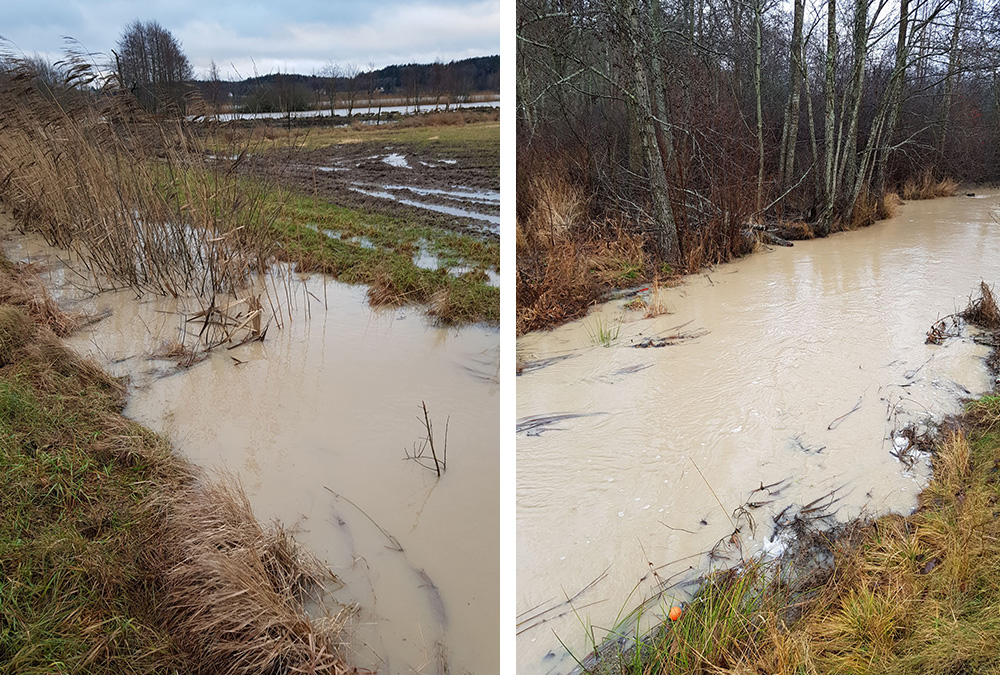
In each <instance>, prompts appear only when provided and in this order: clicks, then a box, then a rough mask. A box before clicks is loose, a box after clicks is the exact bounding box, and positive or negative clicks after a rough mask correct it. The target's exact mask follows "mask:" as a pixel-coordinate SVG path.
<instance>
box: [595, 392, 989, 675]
mask: <svg viewBox="0 0 1000 675" xmlns="http://www.w3.org/2000/svg"><path fill="white" fill-rule="evenodd" d="M932 461H933V468H934V478H933V479H932V481H931V482H930V484H929V485H928V486H927V487H926V488H925V489H924V490H923V492H922V493H921V494H920V497H919V506H918V509H917V511H916V512H915V513H913V514H912V515H909V516H905V517H904V516H899V515H888V516H883V517H881V518H877V519H874V520H872V521H868V522H862V521H856V522H854V523H849V524H847V525H844V526H841V527H840V528H838V529H835V530H833V531H830V532H827V533H819V532H813V533H811V535H810V536H811V537H812V538H813V541H812V542H811V543H807V544H806V547H809V546H811V547H813V548H814V549H815V550H818V551H819V553H820V554H821V555H819V556H815V557H816V558H823V557H824V556H829V560H830V563H829V564H828V565H826V566H824V567H823V568H822V569H821V571H818V572H817V571H816V569H817V568H815V567H813V568H812V569H813V572H811V573H810V574H808V575H805V574H803V573H802V572H801V570H802V568H801V567H796V566H795V565H793V564H791V563H789V562H787V561H786V562H781V563H777V562H771V563H764V562H761V561H755V562H750V563H748V564H745V565H743V566H741V567H740V568H738V569H735V570H727V571H724V572H718V573H715V574H713V575H712V576H710V577H709V578H708V579H707V581H706V582H705V584H704V585H703V587H702V589H701V590H700V591H699V592H698V594H697V595H696V596H695V597H694V599H693V600H692V601H691V602H690V603H688V604H687V605H686V606H685V607H684V611H683V613H682V615H681V617H680V619H679V620H678V621H676V622H671V621H669V620H667V621H664V622H663V623H662V624H661V625H660V626H659V628H658V629H656V630H654V631H652V632H651V633H649V634H647V635H645V636H643V637H641V638H639V640H638V643H639V644H640V645H641V648H638V649H637V648H635V647H634V646H633V648H632V649H630V650H627V651H626V652H624V653H619V652H611V653H605V654H604V655H603V656H602V657H601V659H600V662H599V663H598V664H597V665H592V666H591V667H590V668H588V672H592V673H619V674H623V675H624V674H628V675H639V674H640V673H642V674H646V673H707V672H712V673H769V674H778V673H787V674H789V675H791V674H793V673H859V674H864V673H870V674H872V675H876V674H878V675H883V674H885V673H900V674H902V673H941V674H944V673H958V672H970V673H971V672H997V671H998V670H1000V640H997V639H996V636H997V635H1000V583H998V575H997V571H998V570H1000V396H995V395H994V396H986V397H984V398H981V399H979V400H978V401H975V402H973V403H971V404H969V406H968V408H967V412H966V414H965V415H964V416H962V417H961V418H960V419H959V420H957V421H953V422H952V423H951V424H950V425H949V429H948V430H947V431H944V432H942V434H941V435H940V437H939V441H938V443H937V445H936V447H935V450H934V453H933V460H932ZM803 550H806V549H803ZM632 638H633V644H634V643H635V642H634V640H635V635H633V636H632Z"/></svg>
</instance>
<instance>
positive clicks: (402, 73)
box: [191, 55, 500, 112]
mask: <svg viewBox="0 0 1000 675" xmlns="http://www.w3.org/2000/svg"><path fill="white" fill-rule="evenodd" d="M191 84H192V85H194V86H195V87H196V88H197V89H198V90H199V91H200V93H201V95H202V98H204V100H205V101H206V102H207V103H209V104H210V105H213V104H214V105H217V106H222V107H226V106H228V107H232V108H234V109H240V110H247V111H252V112H274V111H295V110H306V109H315V108H329V107H337V108H347V109H353V108H356V107H360V106H366V105H368V104H369V102H374V104H375V105H377V102H378V99H384V98H386V97H393V98H397V99H399V100H400V102H402V103H405V104H419V105H425V104H430V105H434V104H440V105H446V104H448V103H456V102H463V101H466V100H469V97H470V96H471V95H472V94H474V93H481V92H496V93H499V91H500V57H499V55H497V56H480V57H475V58H469V59H462V60H461V61H451V62H450V63H441V62H437V63H424V64H416V63H411V64H406V65H392V66H386V67H385V68H380V69H377V70H362V69H361V68H358V67H356V66H351V65H347V66H337V65H332V64H331V65H328V66H327V67H326V68H324V69H323V70H322V71H320V72H319V73H315V74H312V75H298V74H284V73H272V74H268V75H259V76H255V77H248V78H246V79H244V80H241V81H237V82H228V81H225V80H221V79H212V77H211V75H210V76H209V78H208V79H205V80H196V81H194V82H192V83H191Z"/></svg>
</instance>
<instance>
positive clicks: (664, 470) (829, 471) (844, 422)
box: [517, 191, 1000, 673]
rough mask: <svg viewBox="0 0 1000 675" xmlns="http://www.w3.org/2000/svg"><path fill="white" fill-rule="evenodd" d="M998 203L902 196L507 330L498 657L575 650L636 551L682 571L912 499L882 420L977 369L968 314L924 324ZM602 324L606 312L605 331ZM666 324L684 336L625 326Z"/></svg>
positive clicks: (531, 659) (621, 593)
mask: <svg viewBox="0 0 1000 675" xmlns="http://www.w3.org/2000/svg"><path fill="white" fill-rule="evenodd" d="M998 218H1000V196H998V194H997V193H996V192H995V191H994V192H990V193H988V194H985V195H979V196H977V197H975V198H972V197H964V196H963V197H953V198H948V199H939V200H935V201H930V202H912V203H909V204H907V205H906V206H905V207H903V209H902V211H901V214H900V216H899V217H897V218H895V219H892V220H889V221H885V222H881V223H877V224H875V225H874V226H872V227H870V228H867V229H864V230H860V231H855V232H847V233H843V234H837V235H834V236H832V237H830V238H828V239H825V240H814V241H807V242H800V243H796V244H795V246H794V247H793V248H779V249H776V250H772V251H768V252H764V253H761V254H758V255H753V256H750V257H748V258H746V259H744V260H741V261H738V262H735V263H732V264H728V265H724V266H721V267H719V268H717V269H714V270H712V271H711V272H709V273H708V274H700V275H698V276H696V277H693V278H691V279H689V280H688V281H687V282H685V283H684V284H683V285H682V286H679V287H677V288H673V289H668V290H661V298H662V299H663V300H664V301H665V303H666V305H667V307H668V308H669V309H670V310H671V312H672V313H671V314H668V315H664V316H659V317H656V318H652V319H645V318H643V313H642V312H632V311H627V310H625V309H623V304H624V300H618V301H616V302H610V303H607V304H604V305H602V306H599V307H597V308H595V309H594V310H593V311H592V312H591V313H590V315H589V316H588V317H586V318H585V319H583V320H581V321H577V322H575V323H572V324H569V325H565V326H562V327H561V328H558V329H556V330H554V331H551V332H546V333H533V334H529V335H526V336H524V337H523V338H521V339H520V340H518V344H517V350H518V361H519V363H520V364H521V366H522V372H523V374H522V375H521V376H519V377H518V378H517V416H518V418H519V420H518V421H519V431H518V434H517V612H518V614H519V616H518V628H517V630H518V637H517V659H518V671H519V672H522V673H558V672H567V671H569V670H571V669H572V668H573V666H574V665H575V662H574V661H573V660H572V658H569V657H568V656H567V654H566V652H565V650H564V649H563V648H562V647H561V646H560V640H561V641H562V642H563V643H564V644H565V645H567V646H568V647H569V648H570V649H571V650H572V651H573V652H574V654H575V655H577V656H578V657H580V658H582V657H583V656H584V655H585V654H586V653H587V651H588V644H587V638H586V635H587V632H588V629H589V627H590V626H593V627H594V634H595V636H596V637H597V639H598V640H599V639H600V638H601V637H602V636H603V635H604V630H602V629H609V628H611V627H612V626H614V625H615V623H616V620H617V617H619V615H622V616H623V615H625V614H627V613H628V612H629V611H630V610H632V609H633V608H634V607H636V606H637V605H638V604H639V603H640V601H641V600H643V599H644V598H646V597H649V596H651V595H653V594H654V593H655V591H656V590H657V588H658V585H657V582H656V579H655V578H654V577H653V575H651V574H649V573H650V571H651V566H652V568H654V569H655V570H656V575H657V577H658V578H659V579H661V580H668V579H669V580H671V581H672V582H677V581H681V580H685V579H691V578H693V577H695V576H696V575H697V574H698V573H700V572H703V571H705V570H706V569H709V568H711V567H713V566H716V567H717V566H723V565H732V564H733V563H734V561H736V560H738V559H739V557H740V554H741V551H742V553H743V554H747V555H749V554H753V553H758V552H761V553H764V554H770V555H774V554H777V553H778V552H779V551H780V550H781V548H782V545H783V539H782V536H784V534H783V532H787V530H782V529H781V528H777V527H776V525H775V519H777V520H778V521H779V522H787V521H788V520H789V519H790V518H791V517H794V515H795V514H796V513H799V514H802V513H803V512H808V513H810V514H816V515H818V514H820V513H822V514H824V515H825V514H835V515H833V516H831V517H829V518H828V520H833V519H838V520H845V519H848V518H850V517H853V516H857V515H858V514H859V513H861V512H868V513H883V512H886V511H899V512H907V511H909V510H910V509H912V508H913V507H914V506H915V505H916V495H917V493H918V492H919V490H920V489H921V486H922V485H924V483H925V482H926V480H927V477H928V471H929V470H928V466H927V457H926V456H921V455H919V454H915V455H910V453H909V452H908V448H907V447H906V446H907V441H906V440H905V439H904V438H902V437H901V435H900V434H899V433H898V432H899V431H900V430H901V429H902V428H903V427H904V426H905V425H906V424H910V423H915V424H917V425H922V424H925V423H926V422H927V421H929V420H931V419H934V418H940V417H941V416H943V415H945V414H947V413H951V412H955V411H957V410H959V408H960V398H961V397H963V396H968V395H969V394H970V393H971V394H972V395H977V394H982V393H984V392H986V391H987V390H988V389H989V387H990V382H989V381H988V375H987V373H986V369H985V366H984V364H983V362H982V356H983V355H984V354H985V351H986V349H985V348H984V347H980V346H977V345H975V344H974V343H973V342H972V340H971V339H969V336H968V331H969V329H965V331H964V332H965V335H964V337H952V338H949V339H947V340H945V342H944V344H942V345H933V344H925V337H926V333H927V330H928V329H929V328H930V327H931V325H932V324H933V323H934V322H935V321H936V320H938V319H939V318H942V317H944V316H946V315H948V314H951V313H953V312H956V311H958V310H961V309H962V308H964V307H965V306H966V305H967V303H968V299H969V295H970V293H972V292H974V291H976V290H977V289H978V286H979V282H980V280H985V281H987V282H988V283H991V284H992V283H994V282H997V281H1000V222H998V220H997V219H998ZM602 328H603V330H604V331H605V332H610V333H611V335H612V336H613V335H614V333H615V331H616V330H617V331H618V336H617V339H614V340H612V343H611V346H610V347H607V348H606V347H604V346H599V345H596V344H595V338H597V337H599V334H600V333H601V332H602ZM678 333H681V334H685V335H687V336H689V338H690V339H686V340H683V339H682V340H674V341H670V340H668V341H666V342H673V344H670V345H669V346H664V347H663V348H653V347H651V346H650V347H647V348H644V349H636V348H631V347H632V346H633V345H637V344H643V343H645V344H646V345H650V344H651V343H652V344H653V345H655V344H661V343H662V342H663V341H659V340H656V338H662V337H667V336H671V335H676V334H678ZM648 338H653V340H648ZM644 341H645V342H644ZM852 410H853V412H851V411H852ZM848 413H849V414H848ZM901 451H902V452H901ZM898 454H902V455H903V456H904V457H907V456H908V455H910V459H912V460H914V464H913V465H912V468H908V466H907V465H906V464H904V463H903V462H901V461H900V460H899V459H897V457H896V455H898ZM699 471H700V473H699ZM702 474H703V476H704V477H703V476H702ZM775 483H777V484H778V485H776V486H774V487H772V488H770V490H769V491H765V492H761V491H757V492H754V490H755V488H759V487H760V486H762V485H763V486H768V485H770V484H775ZM709 485H710V486H711V490H710V488H709ZM712 491H714V493H715V495H717V497H718V502H721V506H720V504H719V503H718V502H717V501H716V498H715V496H713V494H712ZM831 491H835V492H834V493H833V496H832V497H825V498H824V495H827V494H829V493H831ZM767 492H771V493H774V494H767ZM818 498H822V499H820V501H819V502H818V503H817V505H818V506H823V507H825V508H823V509H819V510H810V509H809V508H808V507H809V505H810V503H811V502H813V501H814V500H816V499H818ZM838 498H839V501H834V500H837V499H838ZM748 501H750V502H760V503H761V504H760V505H759V506H757V507H756V508H750V509H748V510H749V511H751V512H752V515H753V517H754V521H755V524H756V527H755V528H752V527H750V526H749V524H748V522H747V520H745V519H744V520H742V521H741V522H739V523H738V524H739V525H740V526H741V529H742V534H741V535H740V536H739V537H737V538H736V539H735V540H732V541H730V540H729V535H730V534H731V533H732V531H733V525H732V524H731V523H730V519H731V518H737V520H739V517H738V514H734V513H733V511H734V510H735V509H736V508H737V507H738V506H740V505H743V504H745V503H747V502H748ZM720 540H721V542H722V543H721V544H719V545H718V546H717V543H719V542H720ZM713 547H715V552H716V556H717V558H716V559H715V560H714V561H713V560H710V559H709V556H707V555H706V553H705V552H707V551H709V550H711V549H712V548H713ZM719 557H721V559H718V558H719ZM592 582H594V583H592ZM691 588H692V587H691V586H686V587H678V588H674V589H672V590H671V591H669V592H668V597H667V598H666V599H665V601H664V602H665V606H666V607H669V602H667V601H668V600H669V599H670V598H669V596H673V597H675V598H679V599H683V598H684V597H685V596H684V594H685V593H688V592H690V590H691ZM581 591H582V592H581ZM574 596H576V597H575V599H574V601H573V602H572V603H571V604H572V608H571V607H570V606H569V605H568V604H566V603H565V601H566V599H567V598H570V597H574ZM663 606H664V603H660V604H657V605H656V606H655V607H654V609H656V610H660V611H662V610H661V607H663Z"/></svg>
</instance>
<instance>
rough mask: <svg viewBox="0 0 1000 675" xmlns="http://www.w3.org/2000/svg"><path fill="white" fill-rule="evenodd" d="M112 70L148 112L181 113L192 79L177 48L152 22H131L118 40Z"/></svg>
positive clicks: (172, 37)
mask: <svg viewBox="0 0 1000 675" xmlns="http://www.w3.org/2000/svg"><path fill="white" fill-rule="evenodd" d="M117 46H118V48H117V50H116V51H114V56H115V71H116V72H117V74H118V77H119V79H120V80H121V84H122V86H123V87H124V88H125V89H128V90H129V91H131V92H132V93H133V94H134V95H135V97H136V99H137V100H138V101H139V103H140V104H141V105H142V106H143V107H144V108H146V109H147V110H149V111H150V112H164V111H166V110H176V111H182V110H183V109H184V94H185V93H186V92H187V89H188V83H189V82H190V81H191V79H192V78H193V76H194V73H193V71H192V69H191V64H190V63H189V62H188V59H187V57H186V56H185V55H184V52H182V51H181V45H180V43H179V42H177V40H176V39H174V36H173V35H171V33H170V31H168V30H166V29H165V28H163V26H161V25H160V24H159V23H157V22H156V21H146V22H143V21H139V20H136V21H133V22H132V23H130V24H128V25H127V26H126V27H125V30H124V31H123V32H122V34H121V37H120V38H118V45H117Z"/></svg>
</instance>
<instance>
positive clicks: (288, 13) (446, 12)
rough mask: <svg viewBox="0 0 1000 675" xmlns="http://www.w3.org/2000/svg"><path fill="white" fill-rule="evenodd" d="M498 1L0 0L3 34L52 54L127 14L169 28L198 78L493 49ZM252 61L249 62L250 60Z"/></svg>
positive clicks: (445, 57) (107, 33) (119, 23)
mask: <svg viewBox="0 0 1000 675" xmlns="http://www.w3.org/2000/svg"><path fill="white" fill-rule="evenodd" d="M500 1H501V0H465V1H463V0H379V1H378V2H362V1H358V2H348V1H344V0H326V1H324V0H306V1H303V0H285V1H283V2H282V1H278V2H274V1H272V2H268V3H266V4H263V3H256V2H239V1H238V0H221V1H216V0H201V1H198V0H170V1H169V2H165V1H162V0H144V1H143V2H134V1H131V0H69V1H67V0H30V1H25V0H0V35H2V36H3V37H4V38H6V39H7V40H9V41H10V42H12V43H13V45H14V48H15V49H17V50H19V51H21V52H23V53H24V54H26V55H32V54H35V53H38V54H41V55H43V56H46V57H48V58H50V59H52V60H55V59H58V58H59V57H60V55H61V53H62V50H63V47H64V44H65V43H64V41H63V38H64V37H72V38H75V39H76V40H78V41H79V42H81V43H82V44H83V46H84V47H85V48H86V49H87V50H89V51H91V52H101V53H103V54H110V52H111V50H112V49H114V47H115V43H116V42H117V40H118V37H119V36H120V35H121V32H122V29H123V28H124V27H125V25H126V24H128V23H129V22H131V21H133V20H135V19H139V20H142V21H150V20H152V21H158V22H159V23H160V25H161V26H163V27H164V28H166V29H167V30H168V31H170V32H171V33H173V35H174V37H175V38H177V40H178V41H179V42H180V43H181V47H182V49H183V50H184V53H185V54H186V55H187V57H188V59H189V60H190V61H191V65H192V66H193V67H194V70H195V75H196V77H204V76H205V74H206V72H207V71H208V67H209V62H210V61H212V60H213V59H214V60H215V62H216V64H217V65H218V67H219V72H220V74H221V75H222V76H223V77H227V76H228V77H231V78H236V77H250V76H252V75H253V74H254V64H256V70H257V72H258V73H259V74H261V75H264V74H267V73H272V72H278V71H280V72H283V73H303V74H309V73H312V72H313V71H315V70H319V69H320V68H322V67H323V66H324V65H325V64H326V63H328V62H331V61H332V62H334V63H337V64H341V65H343V64H348V63H352V64H354V65H357V66H359V67H361V68H365V69H367V66H368V64H369V63H373V64H374V65H375V67H376V68H379V67H382V66H388V65H391V64H397V63H399V64H401V63H429V62H432V61H435V60H438V59H440V60H442V61H444V62H448V61H452V60H455V59H463V58H466V57H470V56H489V55H492V54H499V53H500ZM251 59H252V61H251Z"/></svg>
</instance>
